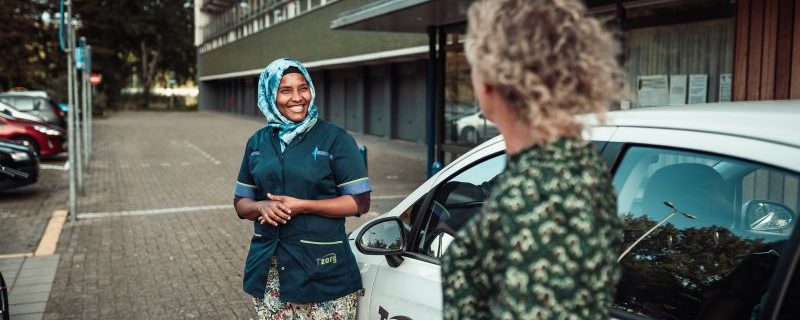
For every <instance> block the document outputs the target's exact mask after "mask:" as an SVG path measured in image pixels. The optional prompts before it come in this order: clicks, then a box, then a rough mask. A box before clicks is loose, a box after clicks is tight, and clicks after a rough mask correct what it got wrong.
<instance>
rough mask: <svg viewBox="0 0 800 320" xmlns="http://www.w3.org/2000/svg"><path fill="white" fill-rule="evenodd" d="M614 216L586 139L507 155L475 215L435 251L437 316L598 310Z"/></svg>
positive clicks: (609, 283) (612, 276)
mask: <svg viewBox="0 0 800 320" xmlns="http://www.w3.org/2000/svg"><path fill="white" fill-rule="evenodd" d="M621 243H622V225H621V223H620V221H619V219H618V218H617V215H616V195H615V192H614V188H613V186H612V184H611V178H610V175H609V172H608V169H607V167H606V165H605V163H604V162H603V160H602V159H601V157H600V155H599V153H598V152H597V151H596V150H595V148H594V147H593V146H591V145H590V144H589V143H588V142H586V141H582V140H577V139H566V138H563V139H560V140H558V141H556V142H553V143H550V144H548V145H544V146H539V147H533V148H531V149H528V150H525V151H523V152H520V153H518V154H515V155H512V156H511V157H510V158H509V163H508V166H507V167H506V169H505V171H504V172H503V173H502V174H501V176H500V178H499V182H498V184H497V186H496V187H495V188H494V190H493V192H492V194H491V196H490V197H489V200H488V202H487V203H486V204H484V207H483V212H482V214H480V215H478V216H476V217H475V218H473V219H472V220H471V221H469V222H468V223H467V224H466V225H465V227H464V228H462V229H461V230H460V231H459V232H458V234H457V236H456V240H454V241H453V243H452V244H451V245H450V247H449V248H448V251H447V253H446V254H445V256H444V257H443V258H442V277H443V279H442V280H443V281H442V286H443V290H444V291H443V299H444V310H443V313H444V318H445V319H608V308H609V307H610V306H611V304H612V302H613V301H614V294H615V288H616V284H617V282H618V281H619V278H620V270H619V268H618V266H617V263H616V258H617V254H618V253H619V247H620V245H621Z"/></svg>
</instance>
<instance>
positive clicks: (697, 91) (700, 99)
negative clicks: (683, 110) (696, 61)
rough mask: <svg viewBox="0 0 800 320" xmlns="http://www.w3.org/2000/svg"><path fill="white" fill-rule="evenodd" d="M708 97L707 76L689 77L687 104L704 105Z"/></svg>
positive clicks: (696, 75)
mask: <svg viewBox="0 0 800 320" xmlns="http://www.w3.org/2000/svg"><path fill="white" fill-rule="evenodd" d="M707 96H708V75H707V74H690V75H689V104H695V103H706V97H707Z"/></svg>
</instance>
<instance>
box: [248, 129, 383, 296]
mask: <svg viewBox="0 0 800 320" xmlns="http://www.w3.org/2000/svg"><path fill="white" fill-rule="evenodd" d="M282 148H283V149H284V150H283V151H281V149H282ZM368 191H371V187H370V184H369V179H368V178H367V170H366V167H365V165H364V161H363V159H362V158H361V154H360V152H359V150H358V147H357V146H356V143H355V140H354V139H353V137H352V136H350V135H349V134H348V133H347V132H346V131H344V130H343V129H341V128H339V127H337V126H336V125H333V124H331V123H328V122H326V121H323V120H322V119H320V120H319V121H318V122H317V124H316V125H314V127H312V128H311V129H309V131H308V132H306V133H305V134H303V135H301V136H298V137H296V138H295V139H294V140H292V142H291V143H290V144H289V145H286V146H283V147H282V146H281V142H280V140H279V139H278V136H277V132H276V131H275V129H273V128H268V127H265V128H263V129H261V130H258V131H256V133H255V134H253V136H252V137H250V139H249V140H248V141H247V147H246V148H245V153H244V158H243V159H242V166H241V168H240V169H239V176H238V179H237V182H236V187H235V189H234V194H235V195H236V196H238V197H245V198H251V199H254V200H257V201H260V200H266V199H267V193H272V194H275V195H287V196H291V197H295V198H298V199H307V200H323V199H331V198H336V197H339V196H341V195H356V194H360V193H364V192H368ZM344 222H345V219H344V218H336V219H332V218H326V217H322V216H318V215H314V214H313V213H307V214H300V215H297V216H294V217H292V220H290V221H289V222H287V223H286V224H285V225H280V226H278V227H274V226H272V225H269V224H260V223H258V222H254V224H253V226H254V233H253V237H252V239H251V240H250V250H249V252H248V254H247V260H246V262H245V267H244V291H245V292H247V293H248V294H250V295H252V296H255V297H263V296H264V291H265V290H266V285H265V282H266V278H267V272H268V271H269V264H270V259H271V258H272V256H273V255H277V258H278V272H279V275H280V276H279V278H280V291H281V299H282V300H284V301H287V302H292V303H312V302H323V301H328V300H333V299H336V298H339V297H342V296H345V295H347V294H350V293H353V292H355V291H357V290H359V289H361V274H360V272H359V270H358V266H357V265H356V263H355V257H354V256H353V252H352V251H351V250H350V245H349V244H348V242H347V234H346V233H345V230H344Z"/></svg>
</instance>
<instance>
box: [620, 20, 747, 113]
mask: <svg viewBox="0 0 800 320" xmlns="http://www.w3.org/2000/svg"><path fill="white" fill-rule="evenodd" d="M733 44H734V20H733V18H725V19H716V20H707V21H701V22H691V23H685V24H677V25H666V26H657V27H649V28H641V29H632V30H628V31H627V32H626V33H625V50H626V51H625V54H626V60H627V61H626V64H625V68H626V71H627V73H628V79H627V83H626V85H627V86H628V88H629V90H630V92H631V93H632V96H633V97H634V99H633V101H631V102H630V107H632V108H636V107H653V106H665V105H686V104H695V103H705V102H721V101H730V100H731V89H732V84H733V78H732V72H733ZM625 107H626V105H623V108H625Z"/></svg>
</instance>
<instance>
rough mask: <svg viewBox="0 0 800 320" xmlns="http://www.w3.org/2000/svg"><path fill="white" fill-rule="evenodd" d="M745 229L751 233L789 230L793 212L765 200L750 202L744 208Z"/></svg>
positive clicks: (792, 220)
mask: <svg viewBox="0 0 800 320" xmlns="http://www.w3.org/2000/svg"><path fill="white" fill-rule="evenodd" d="M744 217H745V221H746V223H747V224H746V228H747V229H748V230H752V231H764V232H780V231H783V230H786V229H790V228H791V227H792V225H793V223H794V218H795V217H794V212H792V209H789V207H787V206H785V205H783V204H780V203H776V202H770V201H766V200H752V201H750V202H748V203H747V205H746V206H745V213H744Z"/></svg>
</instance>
